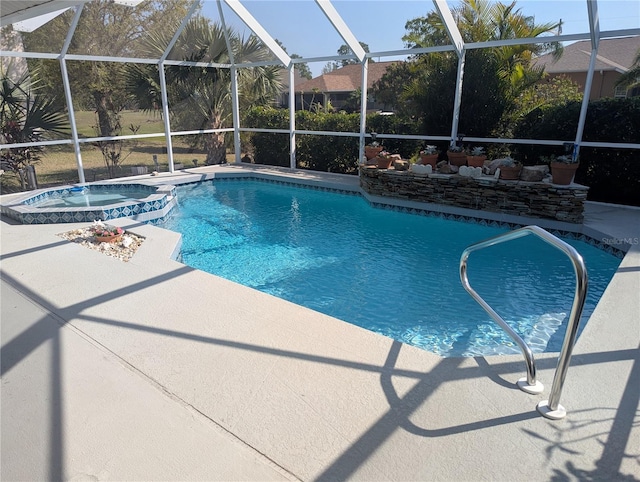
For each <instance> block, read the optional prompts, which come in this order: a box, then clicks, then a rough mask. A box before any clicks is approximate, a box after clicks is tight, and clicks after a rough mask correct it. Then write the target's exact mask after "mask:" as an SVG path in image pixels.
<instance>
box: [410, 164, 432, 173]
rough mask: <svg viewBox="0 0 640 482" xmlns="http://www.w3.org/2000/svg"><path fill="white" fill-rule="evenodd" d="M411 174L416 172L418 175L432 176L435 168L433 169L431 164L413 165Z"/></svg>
mask: <svg viewBox="0 0 640 482" xmlns="http://www.w3.org/2000/svg"><path fill="white" fill-rule="evenodd" d="M411 172H415V173H416V174H431V173H432V172H433V167H431V164H412V165H411Z"/></svg>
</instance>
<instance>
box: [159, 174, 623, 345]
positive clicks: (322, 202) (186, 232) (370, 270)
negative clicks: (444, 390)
mask: <svg viewBox="0 0 640 482" xmlns="http://www.w3.org/2000/svg"><path fill="white" fill-rule="evenodd" d="M177 194H178V199H179V202H180V205H179V208H178V209H174V215H173V216H172V217H171V218H170V219H169V220H168V221H167V222H166V225H165V227H167V228H168V229H172V230H174V231H177V232H180V233H181V234H182V236H183V245H182V258H183V262H184V263H186V264H187V265H189V266H192V267H194V268H197V269H200V270H203V271H207V272H209V273H212V274H215V275H218V276H221V277H224V278H227V279H229V280H232V281H235V282H238V283H241V284H243V285H246V286H249V287H252V288H255V289H258V290H261V291H264V292H266V293H270V294H272V295H274V296H277V297H280V298H283V299H286V300H289V301H292V302H294V303H296V304H300V305H303V306H306V307H308V308H311V309H313V310H317V311H320V312H322V313H326V314H328V315H331V316H334V317H336V318H339V319H341V320H344V321H347V322H349V323H353V324H355V325H358V326H361V327H363V328H366V329H368V330H371V331H374V332H377V333H380V334H383V335H385V336H389V337H391V338H394V339H396V340H399V341H402V342H404V343H408V344H411V345H415V346H417V347H420V348H423V349H425V350H429V351H432V352H434V353H437V354H440V355H442V356H482V355H491V354H505V353H519V349H518V347H517V345H515V343H514V342H513V341H512V340H511V339H510V338H509V337H508V335H506V334H505V333H504V332H503V331H502V330H501V328H500V327H499V326H498V325H496V324H495V323H494V322H493V320H492V319H491V318H490V317H489V316H488V315H487V314H486V313H485V312H484V310H482V308H480V307H479V306H478V305H477V304H476V302H475V301H474V300H473V299H472V298H471V297H470V296H469V295H468V293H467V292H466V291H465V290H464V288H463V287H462V285H461V283H460V279H459V274H458V269H459V268H458V267H459V260H460V255H461V253H462V251H463V250H464V249H465V248H466V247H467V246H469V245H470V244H472V243H474V242H477V241H481V240H484V239H486V238H488V237H491V236H495V235H496V234H499V233H501V232H504V229H501V228H496V227H489V226H483V225H480V224H476V223H465V222H459V221H451V220H445V219H441V218H436V217H427V216H419V215H415V214H406V213H400V212H396V211H390V210H381V209H376V208H373V207H371V206H370V205H369V204H368V203H367V202H366V201H365V200H364V199H363V198H361V197H360V196H354V195H347V194H337V193H328V192H319V191H314V190H311V189H305V188H298V187H290V186H286V185H280V184H271V183H264V182H260V181H252V180H249V181H216V182H215V183H213V182H204V183H199V184H192V185H187V186H183V187H179V188H178V191H177ZM567 242H569V244H571V245H573V246H574V247H575V248H576V249H577V250H578V252H579V253H580V254H581V255H582V256H583V258H584V259H585V263H586V265H587V270H588V273H589V294H588V298H587V302H586V305H585V311H584V315H583V323H584V321H586V319H587V318H588V316H589V314H590V313H591V311H592V310H593V308H594V307H595V305H596V303H597V301H598V300H599V298H600V296H601V295H602V293H603V291H604V289H605V287H606V286H607V284H608V283H609V281H610V279H611V277H612V276H613V273H614V272H615V270H616V268H617V266H618V265H619V263H620V260H619V259H618V258H616V257H615V256H612V255H611V254H608V253H606V252H604V251H602V250H600V249H598V248H596V247H593V246H591V245H589V244H587V243H584V242H580V241H573V240H567ZM468 275H469V280H470V283H471V286H473V287H474V289H475V290H476V291H477V292H478V293H479V294H480V295H481V296H482V297H483V298H485V300H486V301H487V302H488V303H489V304H490V305H491V306H492V307H493V308H494V309H495V310H496V311H497V312H498V313H499V314H500V315H501V316H502V317H503V318H504V319H505V320H506V321H507V322H508V323H510V325H511V326H512V327H513V328H514V329H515V330H516V331H517V332H518V333H519V334H520V335H521V336H522V337H523V338H524V339H525V341H527V342H528V343H529V344H530V346H531V347H532V350H533V351H534V352H541V351H559V349H560V347H561V344H562V339H563V336H564V328H565V325H566V323H567V319H568V315H569V313H570V311H571V304H572V302H573V293H574V289H575V275H574V272H573V267H572V265H571V262H570V261H569V259H568V258H567V257H566V256H565V255H564V254H562V253H561V252H559V251H558V250H556V249H554V248H553V247H552V246H549V245H547V244H546V243H544V242H543V241H542V240H539V239H537V238H535V237H533V236H527V237H525V238H520V239H517V240H514V241H511V242H509V243H506V244H502V245H499V246H493V247H490V248H487V249H485V250H482V251H478V252H475V253H473V254H472V255H471V256H470V258H469V262H468Z"/></svg>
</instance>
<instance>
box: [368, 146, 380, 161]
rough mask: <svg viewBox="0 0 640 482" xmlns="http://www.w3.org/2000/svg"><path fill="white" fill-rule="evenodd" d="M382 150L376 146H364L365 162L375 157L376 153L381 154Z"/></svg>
mask: <svg viewBox="0 0 640 482" xmlns="http://www.w3.org/2000/svg"><path fill="white" fill-rule="evenodd" d="M383 149H384V147H382V146H377V147H373V146H364V155H365V156H366V158H367V160H368V161H370V160H371V159H373V158H374V157H376V156H377V155H378V153H379V152H381V151H382V150H383Z"/></svg>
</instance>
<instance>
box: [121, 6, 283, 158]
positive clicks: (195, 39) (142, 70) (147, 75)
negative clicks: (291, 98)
mask: <svg viewBox="0 0 640 482" xmlns="http://www.w3.org/2000/svg"><path fill="white" fill-rule="evenodd" d="M174 31H175V28H167V29H165V30H163V31H158V32H156V33H155V34H154V35H153V36H150V37H148V38H147V40H146V41H145V46H146V52H147V54H148V55H153V56H158V54H159V53H161V52H162V51H163V50H164V46H165V45H167V43H168V39H170V38H171V36H172V35H173V34H172V32H174ZM227 33H228V35H229V42H230V44H231V47H232V49H233V54H234V58H235V60H236V62H242V61H244V62H260V61H264V60H268V59H270V51H269V49H268V48H266V47H265V46H264V45H263V44H262V42H261V41H260V40H259V39H258V38H257V37H256V36H254V35H251V36H249V37H248V38H247V39H243V38H242V37H240V35H239V34H238V33H236V32H235V31H233V30H230V29H229V30H228V32H227ZM171 58H173V59H179V60H184V61H195V62H207V63H209V62H210V63H214V64H215V63H220V64H228V63H230V58H229V53H228V52H227V43H226V40H225V35H224V30H223V28H222V26H221V25H220V24H218V23H213V24H210V23H209V21H208V20H207V19H206V18H204V17H201V16H197V17H194V18H193V19H192V20H190V21H189V22H188V24H187V25H186V27H185V29H184V31H183V34H182V35H181V36H180V38H179V39H178V41H177V42H176V44H175V46H174V47H173V49H172V51H171ZM279 71H280V67H278V66H263V67H251V68H241V69H238V91H239V101H240V110H241V111H244V110H245V109H247V108H248V107H249V106H253V105H266V104H269V103H271V102H272V101H273V99H274V97H275V95H277V93H278V92H279V91H280V89H281V87H282V85H281V82H280V76H279ZM165 72H166V73H165V75H166V80H167V96H168V99H169V111H170V113H171V124H172V127H173V128H174V129H181V128H187V129H193V127H194V125H195V126H196V127H197V128H198V129H220V128H223V127H225V126H227V125H228V124H230V123H231V119H232V112H233V111H232V103H231V72H230V69H227V68H218V67H193V66H169V67H167V68H166V71H165ZM126 84H127V85H126V91H127V92H128V93H129V94H130V95H131V96H132V98H134V99H135V100H136V102H137V103H138V105H139V106H140V107H141V108H142V109H146V110H151V109H153V108H155V107H156V106H158V105H160V102H161V99H160V79H159V74H158V71H157V68H156V67H155V66H152V65H148V64H144V65H143V64H139V65H131V66H129V67H128V69H127V82H126ZM198 139H202V141H203V144H204V148H205V150H206V153H207V158H206V163H207V164H220V163H223V162H225V161H226V144H225V133H224V132H220V133H209V134H205V135H202V136H199V137H198Z"/></svg>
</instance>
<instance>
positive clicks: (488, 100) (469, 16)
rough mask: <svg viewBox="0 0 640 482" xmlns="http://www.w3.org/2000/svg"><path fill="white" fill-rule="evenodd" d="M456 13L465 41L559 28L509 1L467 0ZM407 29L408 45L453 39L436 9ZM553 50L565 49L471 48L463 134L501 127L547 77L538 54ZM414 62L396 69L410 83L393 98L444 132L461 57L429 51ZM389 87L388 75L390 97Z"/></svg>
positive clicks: (434, 130) (467, 56) (435, 131)
mask: <svg viewBox="0 0 640 482" xmlns="http://www.w3.org/2000/svg"><path fill="white" fill-rule="evenodd" d="M452 14H453V17H454V20H455V21H456V24H457V26H458V29H459V30H460V33H461V35H462V37H463V40H464V41H465V42H481V41H491V40H504V39H511V38H529V37H538V36H541V35H543V34H545V33H547V32H553V31H554V30H555V29H557V28H558V26H559V25H558V24H555V23H545V24H540V25H538V24H536V23H535V22H534V19H533V17H529V16H526V15H524V14H522V12H521V10H520V9H516V2H515V1H514V2H512V3H510V4H508V5H505V4H502V3H499V2H498V3H491V2H489V1H488V0H464V1H463V2H461V3H460V4H459V5H458V6H456V7H455V8H454V9H453V10H452ZM405 28H406V29H407V34H406V35H405V36H404V37H403V41H404V42H405V44H406V45H407V47H409V48H413V47H430V46H439V45H446V44H450V43H451V41H450V39H449V37H448V34H447V31H446V28H445V26H444V23H443V22H442V19H441V18H440V16H439V15H437V14H436V13H435V12H431V13H429V14H428V15H427V16H426V17H419V18H416V19H412V20H410V21H408V22H407V24H406V26H405ZM550 49H552V50H554V52H555V53H556V55H559V54H560V52H561V50H560V48H559V45H557V44H550V43H540V44H526V45H513V46H503V47H494V48H488V49H472V50H469V51H467V52H466V54H465V71H464V79H463V80H464V82H463V94H462V104H461V113H460V123H459V130H460V132H464V133H465V134H467V135H474V136H479V137H483V136H487V135H488V134H489V133H490V132H491V131H492V130H493V129H494V128H496V127H497V126H498V124H499V121H500V119H501V118H502V116H503V115H504V114H505V112H508V111H509V110H510V109H513V108H514V106H515V101H516V99H517V98H518V96H519V95H520V94H521V93H522V92H524V91H525V90H526V89H528V88H531V87H532V86H533V85H534V84H535V83H536V82H538V81H539V80H540V79H541V78H542V75H543V71H542V69H537V68H535V67H533V66H532V64H531V59H532V58H533V56H534V55H538V54H540V53H542V52H545V51H547V50H550ZM410 64H411V65H409V66H406V67H403V68H398V69H397V70H400V71H401V72H402V74H403V75H404V79H405V81H406V83H405V87H404V88H403V89H402V90H401V93H400V95H399V96H398V97H397V99H395V101H394V102H395V104H396V105H398V106H399V107H400V108H401V110H403V111H404V112H405V113H406V114H407V115H411V116H415V117H419V118H421V119H422V121H423V127H424V129H425V130H426V132H428V133H429V134H438V135H445V134H446V133H447V132H448V130H449V128H450V126H451V123H452V110H453V100H454V96H455V81H456V70H457V65H458V57H457V55H455V54H453V53H451V52H443V53H430V54H424V55H418V56H416V57H415V58H414V59H413V60H412V62H410ZM387 75H391V74H387ZM396 84H397V83H396ZM388 85H393V82H392V81H390V80H389V79H388V78H386V79H385V77H383V79H382V81H381V82H380V83H379V87H378V86H377V87H376V89H378V90H380V91H382V92H385V93H386V94H387V95H388V96H391V95H390V92H389V90H388V87H387V86H388ZM383 87H384V88H383ZM382 92H381V93H382Z"/></svg>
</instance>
